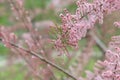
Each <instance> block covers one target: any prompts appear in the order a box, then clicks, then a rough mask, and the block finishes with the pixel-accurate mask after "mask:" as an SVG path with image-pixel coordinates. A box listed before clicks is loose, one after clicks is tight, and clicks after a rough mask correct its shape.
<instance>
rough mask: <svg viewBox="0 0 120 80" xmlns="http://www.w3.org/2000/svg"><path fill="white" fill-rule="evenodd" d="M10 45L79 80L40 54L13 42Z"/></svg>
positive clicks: (74, 79)
mask: <svg viewBox="0 0 120 80" xmlns="http://www.w3.org/2000/svg"><path fill="white" fill-rule="evenodd" d="M0 41H2V39H0ZM9 43H10V45H11V46H13V47H15V48H18V49H21V50H23V51H25V52H27V53H30V54H31V55H33V56H35V57H37V58H39V60H41V61H43V62H45V63H47V64H49V65H51V66H52V67H54V68H56V69H57V70H59V71H61V72H63V73H64V74H66V75H67V76H69V77H71V78H72V79H73V80H78V79H77V78H76V77H74V76H73V75H72V74H70V73H69V72H67V71H66V70H64V69H63V68H61V67H60V66H58V65H56V64H54V63H52V62H50V61H49V60H47V59H45V58H44V57H42V56H41V55H39V54H37V53H35V52H33V51H29V50H27V49H25V48H23V47H21V46H18V45H16V44H14V43H11V42H9Z"/></svg>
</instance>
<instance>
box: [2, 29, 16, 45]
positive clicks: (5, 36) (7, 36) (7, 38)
mask: <svg viewBox="0 0 120 80" xmlns="http://www.w3.org/2000/svg"><path fill="white" fill-rule="evenodd" d="M0 38H1V39H2V42H3V43H4V44H5V46H6V47H11V44H10V42H14V43H15V42H16V39H17V37H16V35H15V34H14V33H11V32H10V31H9V30H8V29H6V28H5V27H1V28H0Z"/></svg>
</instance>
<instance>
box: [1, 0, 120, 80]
mask: <svg viewBox="0 0 120 80" xmlns="http://www.w3.org/2000/svg"><path fill="white" fill-rule="evenodd" d="M23 1H24V7H25V9H26V10H27V11H29V16H30V18H31V21H32V25H33V27H34V28H35V29H37V30H38V31H39V32H40V33H39V34H40V35H42V36H43V37H50V38H51V35H49V27H50V26H54V25H55V24H57V25H60V24H61V19H60V17H59V14H60V13H62V12H63V9H64V8H66V9H68V10H69V11H70V12H71V13H74V12H75V10H76V8H77V6H76V4H75V3H76V1H77V0H23ZM16 18H17V17H16V16H15V15H14V14H13V12H12V10H11V7H10V4H9V2H8V1H7V0H0V26H5V27H7V28H9V29H10V30H11V31H13V32H15V34H16V35H18V37H19V36H20V37H19V38H22V37H21V36H23V33H26V30H25V29H24V27H23V23H22V22H21V21H17V20H16ZM119 20H120V12H114V13H112V14H110V15H105V18H104V23H103V24H102V25H100V24H98V23H96V25H95V26H96V27H95V28H94V29H93V32H94V33H95V35H93V36H97V39H99V40H100V41H101V42H102V44H104V45H103V46H104V47H108V44H109V41H110V40H111V36H113V35H118V34H120V30H118V29H117V28H115V27H114V25H113V22H114V21H119ZM52 35H54V34H52ZM48 46H49V45H47V48H46V49H47V51H48V52H49V54H47V55H45V57H46V58H47V59H48V60H51V61H52V62H54V63H56V64H57V65H59V66H61V67H62V68H64V69H66V70H67V71H69V72H70V73H72V74H73V75H75V76H76V77H80V75H82V76H83V77H85V71H86V70H90V71H93V67H94V65H95V62H96V61H97V60H102V59H104V50H103V49H101V47H100V46H99V44H98V43H97V42H96V40H95V39H93V37H91V35H90V34H88V35H87V36H86V37H85V38H84V39H82V40H81V41H80V42H79V49H78V50H72V49H69V51H70V54H71V56H72V57H70V58H68V57H67V56H66V55H64V54H63V55H61V56H58V55H59V53H58V52H57V51H55V50H52V49H51V48H48ZM16 53H17V52H16ZM16 53H13V51H11V50H10V49H8V48H6V47H5V46H4V45H3V43H2V42H0V80H69V78H68V76H66V75H65V74H63V73H61V72H59V71H57V70H56V69H54V68H51V66H49V65H46V64H44V63H42V62H40V66H39V71H40V75H39V76H40V78H39V79H38V78H33V77H34V76H33V75H32V72H31V71H29V69H28V67H27V65H26V62H25V60H24V59H23V58H21V57H19V56H18V55H17V54H16ZM33 63H34V62H33ZM51 73H52V74H51ZM31 75H32V76H31ZM45 76H47V77H48V78H45Z"/></svg>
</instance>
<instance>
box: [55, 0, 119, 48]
mask: <svg viewBox="0 0 120 80" xmlns="http://www.w3.org/2000/svg"><path fill="white" fill-rule="evenodd" d="M76 4H77V6H78V7H77V9H76V12H75V14H70V13H69V12H68V10H66V9H65V11H64V12H65V14H60V17H61V19H62V25H61V30H62V32H61V34H59V35H58V36H59V37H58V39H57V40H56V42H55V44H56V45H57V48H61V47H63V46H64V47H65V46H66V45H67V46H68V45H69V46H74V47H78V41H79V40H81V38H83V37H85V36H86V33H87V30H88V29H91V28H93V27H94V24H95V23H96V22H97V21H98V22H99V23H100V24H102V23H103V18H104V14H109V13H111V12H112V11H115V10H119V9H120V7H119V6H120V0H94V1H93V3H89V2H88V1H87V0H80V1H77V3H76ZM58 44H59V45H58Z"/></svg>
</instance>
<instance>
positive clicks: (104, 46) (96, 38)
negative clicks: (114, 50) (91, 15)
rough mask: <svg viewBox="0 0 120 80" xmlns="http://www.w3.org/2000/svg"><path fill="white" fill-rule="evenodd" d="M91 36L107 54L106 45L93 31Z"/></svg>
mask: <svg viewBox="0 0 120 80" xmlns="http://www.w3.org/2000/svg"><path fill="white" fill-rule="evenodd" d="M89 34H90V35H91V37H92V38H93V39H94V40H95V42H96V43H97V45H98V47H99V48H100V49H101V50H102V51H103V52H104V53H105V52H106V50H107V47H106V45H105V44H104V43H103V42H102V41H101V40H100V39H99V38H98V37H97V36H96V35H95V33H94V32H93V31H90V33H89Z"/></svg>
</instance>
